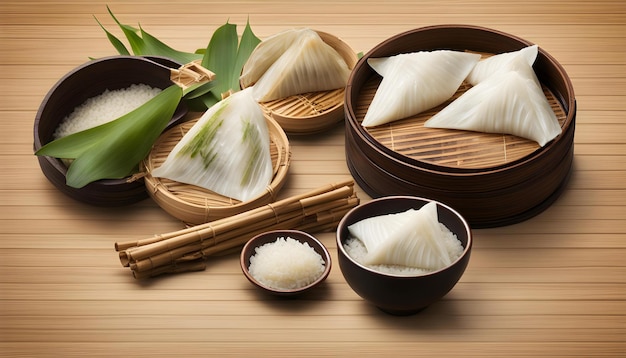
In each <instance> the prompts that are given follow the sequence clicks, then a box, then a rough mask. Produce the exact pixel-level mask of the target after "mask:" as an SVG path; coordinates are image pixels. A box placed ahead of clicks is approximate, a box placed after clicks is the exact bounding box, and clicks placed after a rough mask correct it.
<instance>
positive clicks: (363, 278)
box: [337, 196, 472, 315]
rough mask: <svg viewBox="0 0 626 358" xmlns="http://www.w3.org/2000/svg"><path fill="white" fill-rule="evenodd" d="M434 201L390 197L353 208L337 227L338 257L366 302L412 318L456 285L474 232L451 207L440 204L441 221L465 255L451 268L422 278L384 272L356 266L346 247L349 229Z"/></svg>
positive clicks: (469, 251)
mask: <svg viewBox="0 0 626 358" xmlns="http://www.w3.org/2000/svg"><path fill="white" fill-rule="evenodd" d="M430 201H432V200H429V199H425V198H419V197H412V196H388V197H382V198H378V199H374V200H371V201H369V202H367V203H364V204H361V205H359V206H357V207H355V208H354V209H352V210H351V211H350V212H348V214H346V215H345V216H344V217H343V219H342V220H341V222H340V223H339V226H338V227H337V257H338V262H339V268H340V270H341V273H342V274H343V276H344V278H345V280H346V282H347V283H348V285H350V287H351V288H352V289H353V290H354V291H355V292H356V293H357V294H358V295H359V296H361V297H362V298H363V299H364V300H365V301H367V302H369V303H371V304H373V305H374V306H376V307H378V308H380V309H381V310H382V311H384V312H387V313H389V314H393V315H410V314H414V313H417V312H419V311H421V310H423V309H424V308H426V307H428V306H429V305H431V304H433V303H435V302H437V301H439V300H440V299H441V298H442V297H444V296H445V295H446V294H447V293H448V292H450V290H452V288H453V287H454V286H455V285H456V284H457V282H458V281H459V279H460V278H461V276H462V275H463V273H464V272H465V269H466V268H467V264H468V262H469V259H470V253H471V250H472V231H471V229H470V227H469V224H468V223H467V221H466V220H465V219H464V218H463V217H462V216H461V215H460V214H459V213H458V212H457V211H456V210H454V209H452V208H451V207H449V206H447V205H445V204H442V203H439V202H437V213H438V215H439V221H440V222H441V223H443V224H444V225H446V226H447V227H448V229H450V230H451V231H452V232H453V233H455V234H456V236H457V238H458V239H459V240H460V241H461V243H462V245H463V247H464V248H465V249H464V250H463V253H462V255H461V257H459V258H458V259H457V260H456V261H454V262H453V263H452V264H451V265H450V266H448V267H445V268H443V269H441V270H438V271H434V272H430V273H427V274H422V275H413V276H407V275H394V274H389V273H382V272H379V271H375V270H373V269H371V268H368V267H366V266H364V265H361V264H359V263H357V262H356V261H355V260H354V259H352V258H351V257H350V255H349V254H348V253H347V252H346V250H345V248H344V243H345V242H346V240H347V239H348V238H349V232H348V226H350V225H352V224H354V223H356V222H359V221H361V220H363V219H367V218H370V217H374V216H379V215H386V214H392V213H399V212H403V211H406V210H409V209H419V208H421V207H422V206H424V205H425V204H427V203H428V202H430Z"/></svg>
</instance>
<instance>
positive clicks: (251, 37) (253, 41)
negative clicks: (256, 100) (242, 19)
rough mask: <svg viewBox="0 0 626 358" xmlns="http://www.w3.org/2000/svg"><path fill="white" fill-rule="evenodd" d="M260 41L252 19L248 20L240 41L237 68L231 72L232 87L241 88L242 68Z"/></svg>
mask: <svg viewBox="0 0 626 358" xmlns="http://www.w3.org/2000/svg"><path fill="white" fill-rule="evenodd" d="M259 43H261V39H259V38H258V37H256V35H255V34H254V33H253V32H252V28H251V27H250V20H248V21H247V22H246V27H245V28H244V30H243V34H242V35H241V41H240V42H239V49H238V50H237V59H236V61H235V68H234V69H233V72H232V73H231V78H230V85H231V87H232V88H236V89H239V76H240V75H241V70H242V68H243V66H244V65H245V63H246V61H248V58H249V57H250V54H251V53H252V51H254V49H255V48H256V47H257V45H258V44H259Z"/></svg>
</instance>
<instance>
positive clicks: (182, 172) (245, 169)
mask: <svg viewBox="0 0 626 358" xmlns="http://www.w3.org/2000/svg"><path fill="white" fill-rule="evenodd" d="M251 91H252V89H251V88H248V89H245V90H242V91H239V92H235V93H234V94H232V95H231V96H230V97H227V98H226V99H224V100H222V101H220V102H218V103H217V104H215V105H214V106H212V107H211V108H209V109H208V110H207V111H206V112H205V113H204V114H203V115H202V117H201V118H200V119H199V120H198V122H197V123H196V124H195V125H194V126H193V127H192V128H191V129H190V130H189V132H187V133H186V134H185V136H184V137H183V138H182V139H181V140H180V142H178V144H177V145H176V146H175V147H174V149H172V151H171V152H170V154H169V155H168V157H167V159H166V160H165V162H164V163H163V164H162V165H161V166H160V167H158V168H156V169H154V170H153V171H152V175H153V176H154V177H161V178H168V179H171V180H175V181H178V182H181V183H187V184H193V185H197V186H200V187H203V188H206V189H209V190H211V191H213V192H215V193H218V194H221V195H224V196H227V197H230V198H234V199H237V200H240V201H247V200H250V199H253V198H255V197H256V196H258V195H261V194H262V193H263V192H264V190H265V189H266V188H267V186H268V185H269V184H270V183H271V180H272V178H273V167H272V159H271V156H270V138H269V130H268V127H267V122H266V121H265V117H264V116H263V112H262V110H261V108H260V107H259V104H258V103H257V102H256V101H255V100H254V99H253V98H252V96H251V94H252V93H251Z"/></svg>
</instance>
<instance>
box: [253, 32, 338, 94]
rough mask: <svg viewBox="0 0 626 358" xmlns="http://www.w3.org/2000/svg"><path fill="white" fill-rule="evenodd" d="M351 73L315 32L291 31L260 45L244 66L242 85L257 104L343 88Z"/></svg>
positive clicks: (336, 53)
mask: <svg viewBox="0 0 626 358" xmlns="http://www.w3.org/2000/svg"><path fill="white" fill-rule="evenodd" d="M349 76H350V69H349V68H348V65H347V64H346V62H345V60H344V59H343V58H342V57H341V55H339V53H338V52H337V51H336V50H335V49H333V48H332V47H331V46H330V45H328V44H327V43H325V42H324V41H323V40H322V38H321V37H320V36H319V35H318V34H317V32H315V31H313V30H311V29H293V30H288V31H284V32H282V33H279V34H277V35H275V36H273V37H270V38H268V39H267V40H265V41H263V42H261V44H259V45H258V46H257V48H256V49H255V50H254V51H253V52H252V54H251V55H250V58H249V59H248V61H247V62H246V64H245V66H244V68H243V72H242V77H241V83H242V85H244V86H246V85H253V88H254V90H253V97H254V99H255V100H257V101H259V102H266V101H270V100H275V99H280V98H284V97H288V96H292V95H296V94H302V93H308V92H317V91H328V90H333V89H337V88H342V87H345V86H346V84H347V83H348V77H349Z"/></svg>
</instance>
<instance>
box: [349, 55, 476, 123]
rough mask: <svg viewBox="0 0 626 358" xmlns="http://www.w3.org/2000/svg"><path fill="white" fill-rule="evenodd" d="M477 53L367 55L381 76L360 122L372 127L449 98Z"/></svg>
mask: <svg viewBox="0 0 626 358" xmlns="http://www.w3.org/2000/svg"><path fill="white" fill-rule="evenodd" d="M478 60H480V55H479V54H473V53H468V52H461V51H451V50H437V51H420V52H412V53H404V54H399V55H395V56H391V57H385V58H370V59H368V61H367V63H368V64H369V65H370V66H371V67H372V68H373V69H374V70H375V71H376V72H377V73H378V74H379V75H381V76H382V77H383V80H382V81H381V83H380V85H379V86H378V89H377V90H376V93H375V94H374V98H373V100H372V103H371V104H370V106H369V108H368V109H367V113H366V114H365V118H364V119H363V122H361V125H363V126H364V127H375V126H379V125H382V124H386V123H389V122H393V121H396V120H399V119H403V118H406V117H409V116H413V115H416V114H419V113H421V112H423V111H425V110H428V109H431V108H433V107H435V106H438V105H440V104H442V103H443V102H445V101H447V100H448V99H450V98H451V97H452V96H453V95H454V94H455V93H456V91H457V90H458V88H459V86H461V83H463V80H464V79H465V78H466V77H467V75H468V74H469V73H470V71H471V70H472V68H474V66H475V65H476V63H477V62H478Z"/></svg>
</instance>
